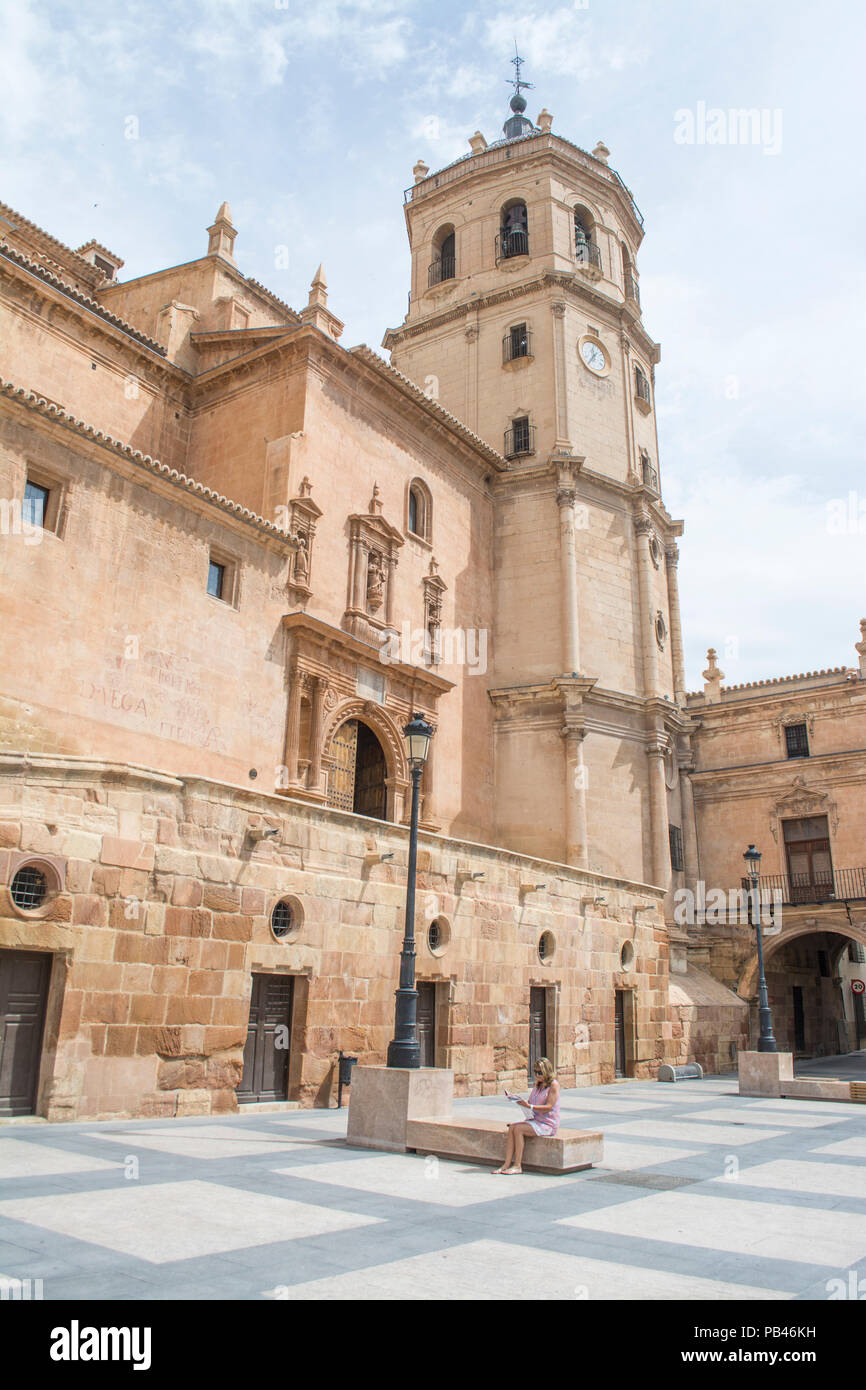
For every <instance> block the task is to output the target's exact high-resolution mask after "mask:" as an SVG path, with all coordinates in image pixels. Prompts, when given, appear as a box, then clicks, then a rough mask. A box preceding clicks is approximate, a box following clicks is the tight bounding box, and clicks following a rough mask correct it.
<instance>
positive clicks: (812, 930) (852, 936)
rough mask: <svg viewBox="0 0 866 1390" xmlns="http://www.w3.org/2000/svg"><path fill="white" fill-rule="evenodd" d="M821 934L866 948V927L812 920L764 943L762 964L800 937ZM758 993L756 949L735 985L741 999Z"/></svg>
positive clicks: (753, 996) (749, 997)
mask: <svg viewBox="0 0 866 1390" xmlns="http://www.w3.org/2000/svg"><path fill="white" fill-rule="evenodd" d="M823 932H832V933H833V934H834V935H836V936H844V937H845V938H846V939H847V940H848V941H859V943H860V945H861V946H866V926H862V927H855V926H854V925H853V924H851V923H849V922H847V921H846V922H845V923H844V924H843V923H841V922H837V921H832V922H822V921H820V919H818V918H815V919H813V925H812V926H806V924H805V923H801V924H798V925H797V926H794V927H790V928H788V929H787V930H783V931H782V932H781V934H780V935H779V936H774V937H771V938H770V939H769V941H767V940H765V941H764V964H765V966H766V964H767V962H768V961H770V960H771V959H772V958H773V956H775V955H776V953H777V952H778V951H780V950H781V949H782V948H783V947H784V946H787V945H789V944H790V942H792V941H796V940H797V939H798V938H799V937H801V936H820V935H821V934H822V933H823ZM757 992H758V951H757V947H756V948H755V950H754V951H752V953H751V955H750V956H749V958H748V960H747V961H746V964H745V965H744V966H743V968H742V970H741V971H740V978H739V981H738V983H737V994H738V995H739V997H740V998H741V999H746V1000H751V999H754V998H755V996H756V995H757Z"/></svg>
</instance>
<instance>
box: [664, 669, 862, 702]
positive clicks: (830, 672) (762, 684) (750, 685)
mask: <svg viewBox="0 0 866 1390" xmlns="http://www.w3.org/2000/svg"><path fill="white" fill-rule="evenodd" d="M850 674H852V668H851V667H850V666H828V667H827V668H826V669H825V670H822V671H800V672H799V673H798V674H797V675H793V676H769V677H768V678H767V679H766V680H763V681H744V682H743V684H742V685H723V686H722V687H721V692H722V694H723V695H729V694H731V693H732V692H733V691H734V690H761V689H764V690H765V689H766V688H767V687H768V686H771V685H786V684H788V683H789V682H790V681H808V680H816V679H818V678H820V677H821V676H847V675H850ZM854 674H856V673H854ZM703 693H704V692H703V690H690V691H689V692H688V696H687V698H688V699H692V698H695V699H699V698H700V697H701V696H702V695H703Z"/></svg>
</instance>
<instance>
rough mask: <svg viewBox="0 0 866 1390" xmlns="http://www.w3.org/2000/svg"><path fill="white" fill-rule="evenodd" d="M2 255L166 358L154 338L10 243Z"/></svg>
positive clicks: (1, 247) (1, 245)
mask: <svg viewBox="0 0 866 1390" xmlns="http://www.w3.org/2000/svg"><path fill="white" fill-rule="evenodd" d="M0 255H2V256H4V257H5V258H6V260H9V261H14V262H15V264H16V265H19V266H21V268H22V269H23V270H26V271H28V272H29V274H30V275H35V276H36V277H37V278H38V279H40V280H44V282H45V284H46V285H51V286H52V287H53V288H54V289H57V290H60V291H61V293H62V294H65V295H67V296H68V298H69V299H74V300H75V302H76V303H77V304H80V305H81V306H82V307H83V308H85V309H87V310H88V311H89V312H90V313H91V314H96V315H97V317H98V318H101V319H104V320H105V322H106V323H110V324H111V326H112V328H117V329H119V331H120V332H121V333H125V334H126V335H127V337H129V338H134V339H135V340H136V342H138V343H141V344H142V345H143V346H144V347H147V348H150V350H151V351H152V352H158V353H159V355H160V357H165V348H164V347H163V345H162V343H158V342H156V340H155V339H154V338H148V336H147V334H146V333H141V332H140V331H139V330H138V329H137V328H133V327H132V325H131V324H129V323H126V322H124V320H123V319H119V318H118V317H117V315H116V314H112V313H111V311H110V310H109V309H106V308H105V307H104V305H102V304H99V303H98V302H97V301H96V300H95V299H91V298H90V296H89V295H86V294H82V292H81V290H77V289H75V287H74V285H70V284H68V283H67V281H66V280H62V279H61V278H60V276H59V275H53V274H52V273H51V271H50V270H46V269H45V267H44V266H42V265H39V264H38V263H37V262H36V261H31V260H30V258H29V257H28V256H25V255H22V253H21V252H20V251H15V250H14V249H13V248H12V247H11V246H10V245H9V243H8V242H5V241H0ZM85 264H88V262H85Z"/></svg>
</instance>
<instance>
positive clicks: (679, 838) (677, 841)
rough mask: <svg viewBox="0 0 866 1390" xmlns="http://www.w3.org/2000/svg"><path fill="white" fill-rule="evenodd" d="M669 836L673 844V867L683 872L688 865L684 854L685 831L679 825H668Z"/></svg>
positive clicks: (678, 871)
mask: <svg viewBox="0 0 866 1390" xmlns="http://www.w3.org/2000/svg"><path fill="white" fill-rule="evenodd" d="M668 836H669V839H670V845H671V868H672V869H674V870H675V871H676V872H677V873H682V872H683V870H684V869H685V867H686V861H685V857H684V855H683V832H682V830H681V828H680V826H678V825H668Z"/></svg>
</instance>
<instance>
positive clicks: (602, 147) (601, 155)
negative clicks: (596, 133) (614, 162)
mask: <svg viewBox="0 0 866 1390" xmlns="http://www.w3.org/2000/svg"><path fill="white" fill-rule="evenodd" d="M592 154H593V158H594V159H600V160H601V162H602V164H606V163H607V161H608V160H609V159H610V150H609V149H608V147H607V145H606V144H605V143H604V141H603V140H599V142H598V144H597V145H596V147H595V149H594V150H593V152H592Z"/></svg>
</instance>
